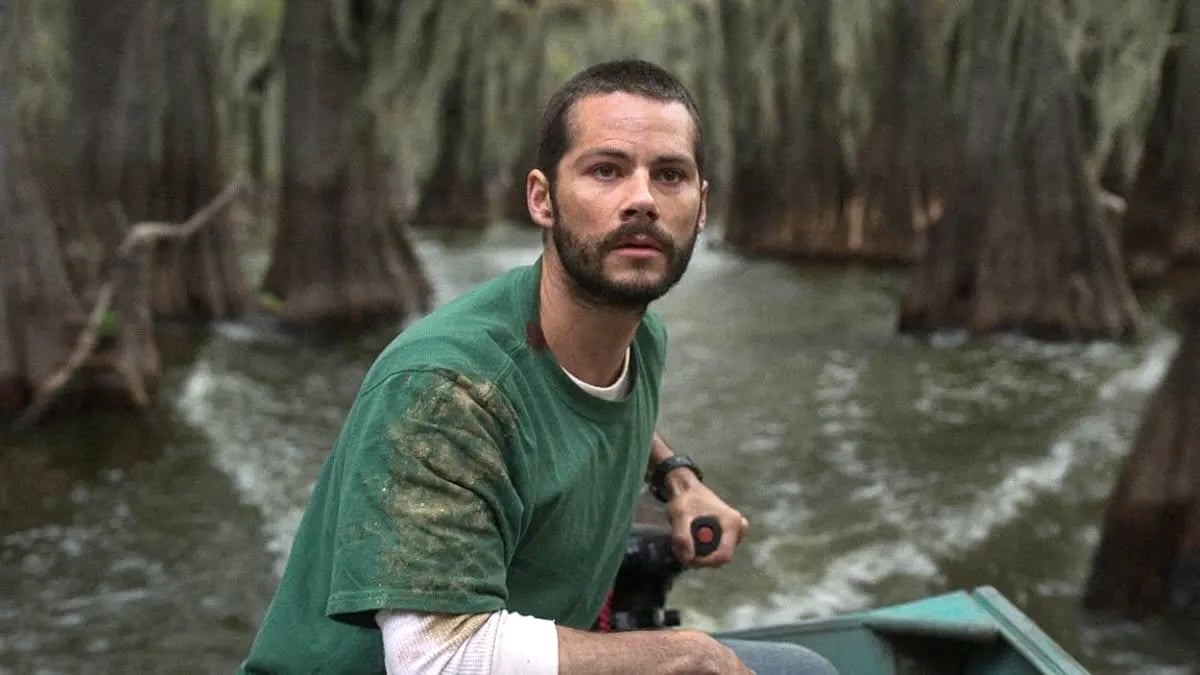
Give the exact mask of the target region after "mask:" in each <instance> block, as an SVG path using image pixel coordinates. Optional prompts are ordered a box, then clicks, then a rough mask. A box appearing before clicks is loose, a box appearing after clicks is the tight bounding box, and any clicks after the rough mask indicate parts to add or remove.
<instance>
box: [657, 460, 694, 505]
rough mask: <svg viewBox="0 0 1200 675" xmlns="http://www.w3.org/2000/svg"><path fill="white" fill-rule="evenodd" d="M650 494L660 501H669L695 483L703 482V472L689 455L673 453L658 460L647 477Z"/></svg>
mask: <svg viewBox="0 0 1200 675" xmlns="http://www.w3.org/2000/svg"><path fill="white" fill-rule="evenodd" d="M647 482H648V483H649V484H650V494H652V495H654V497H655V498H657V499H658V500H659V501H660V502H669V501H671V499H673V498H674V497H675V496H677V495H679V494H681V493H683V492H686V491H687V490H689V489H691V488H692V487H694V486H695V485H696V484H697V483H702V482H704V473H703V472H701V471H700V467H699V466H697V465H696V462H694V461H693V460H692V459H691V458H690V457H685V456H683V455H673V456H671V457H668V458H666V459H664V460H663V461H661V462H659V463H658V464H656V465H655V466H654V468H652V469H651V470H650V474H649V476H648V478H647Z"/></svg>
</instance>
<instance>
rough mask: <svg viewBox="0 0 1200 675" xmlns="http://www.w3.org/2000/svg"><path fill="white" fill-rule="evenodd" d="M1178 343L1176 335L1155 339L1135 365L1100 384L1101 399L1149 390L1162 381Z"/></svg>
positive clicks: (1110, 398)
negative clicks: (1144, 355) (1143, 357)
mask: <svg viewBox="0 0 1200 675" xmlns="http://www.w3.org/2000/svg"><path fill="white" fill-rule="evenodd" d="M1178 345H1179V338H1178V337H1176V336H1171V337H1164V338H1162V339H1160V340H1156V341H1155V342H1154V343H1153V344H1151V345H1150V347H1149V349H1147V350H1146V358H1145V359H1143V360H1142V362H1141V363H1139V364H1138V365H1137V366H1135V367H1133V368H1130V369H1127V370H1123V371H1121V372H1119V373H1117V374H1116V375H1114V376H1113V377H1112V378H1110V379H1109V380H1108V381H1107V382H1105V383H1104V384H1102V385H1100V390H1099V396H1100V398H1101V399H1103V400H1112V399H1115V398H1118V397H1119V396H1121V395H1122V394H1126V393H1130V392H1134V393H1144V392H1148V391H1151V390H1152V389H1154V388H1155V387H1157V386H1158V383H1159V382H1161V381H1162V379H1163V376H1164V375H1165V374H1166V372H1167V367H1168V366H1169V365H1170V363H1171V359H1172V358H1174V356H1175V350H1176V349H1177V347H1178Z"/></svg>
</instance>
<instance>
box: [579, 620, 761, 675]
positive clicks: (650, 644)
mask: <svg viewBox="0 0 1200 675" xmlns="http://www.w3.org/2000/svg"><path fill="white" fill-rule="evenodd" d="M557 629H558V675H602V674H609V673H610V674H613V675H624V674H629V675H634V674H642V673H653V674H655V675H705V674H708V673H713V674H717V673H744V672H749V671H747V670H746V668H745V666H744V665H743V664H742V663H741V662H740V661H739V660H738V659H737V657H736V656H734V655H733V652H732V651H730V650H729V649H728V648H727V647H725V646H724V645H722V644H721V643H719V642H717V641H716V640H714V639H713V638H712V637H710V636H708V635H705V634H704V633H700V632H698V631H692V630H654V631H650V630H642V631H629V632H623V633H591V632H585V631H580V630H575V629H572V628H566V627H564V626H558V627H557Z"/></svg>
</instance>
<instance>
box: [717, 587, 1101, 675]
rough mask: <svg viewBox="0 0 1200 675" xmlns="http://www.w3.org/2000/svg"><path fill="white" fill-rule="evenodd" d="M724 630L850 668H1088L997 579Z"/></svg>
mask: <svg viewBox="0 0 1200 675" xmlns="http://www.w3.org/2000/svg"><path fill="white" fill-rule="evenodd" d="M717 637H723V638H736V639H740V640H772V641H776V642H791V643H795V644H798V645H802V646H804V647H807V648H809V649H811V650H813V651H814V652H816V653H818V654H820V655H821V656H824V657H825V658H827V659H829V661H830V662H831V663H833V665H834V666H835V667H836V668H837V669H838V672H839V673H842V674H843V675H1088V671H1087V669H1085V668H1084V667H1083V666H1082V665H1081V664H1080V663H1079V662H1078V661H1076V660H1075V659H1074V658H1073V657H1072V656H1071V655H1070V654H1068V653H1067V652H1066V651H1065V650H1064V649H1063V648H1062V647H1060V646H1059V645H1058V643H1056V642H1055V641H1054V640H1053V639H1052V638H1051V637H1050V636H1048V635H1046V633H1045V632H1044V631H1042V629H1041V628H1039V627H1038V625H1037V624H1036V623H1035V622H1034V621H1033V620H1032V619H1030V618H1029V617H1028V616H1026V615H1025V613H1024V612H1022V611H1021V610H1020V609H1018V608H1017V607H1016V606H1015V605H1013V604H1012V603H1011V602H1009V601H1008V599H1007V598H1005V597H1004V595H1002V594H1001V593H1000V592H999V591H997V590H996V589H995V588H992V587H990V586H982V587H979V588H976V589H974V590H970V591H955V592H952V593H946V594H944V595H938V596H934V597H930V598H923V599H920V600H916V601H913V602H908V603H904V604H900V605H892V606H888V607H883V608H879V609H871V610H866V611H862V612H854V613H850V614H841V615H837V616H832V617H829V618H823V619H814V620H810V621H802V622H799V623H793V624H786V625H778V626H770V627H765V628H751V629H747V630H739V631H729V632H724V633H720V634H718V635H717Z"/></svg>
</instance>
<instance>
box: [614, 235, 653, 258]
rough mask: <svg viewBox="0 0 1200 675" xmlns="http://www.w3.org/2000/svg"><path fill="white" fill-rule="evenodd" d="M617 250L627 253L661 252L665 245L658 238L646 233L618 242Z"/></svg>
mask: <svg viewBox="0 0 1200 675" xmlns="http://www.w3.org/2000/svg"><path fill="white" fill-rule="evenodd" d="M614 248H615V250H617V251H621V252H625V253H642V254H651V253H661V252H662V250H663V246H662V244H661V243H659V241H658V240H657V239H655V238H654V237H651V236H650V235H646V234H639V235H635V236H632V237H628V238H626V239H622V240H621V241H619V242H617V245H616V246H615V247H614Z"/></svg>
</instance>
